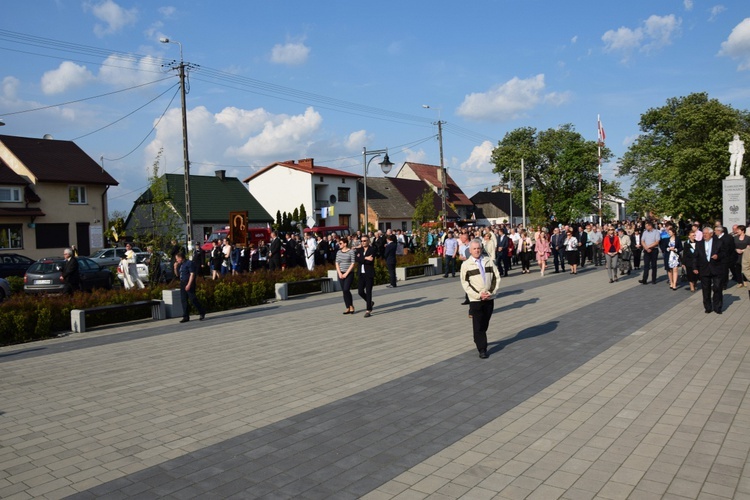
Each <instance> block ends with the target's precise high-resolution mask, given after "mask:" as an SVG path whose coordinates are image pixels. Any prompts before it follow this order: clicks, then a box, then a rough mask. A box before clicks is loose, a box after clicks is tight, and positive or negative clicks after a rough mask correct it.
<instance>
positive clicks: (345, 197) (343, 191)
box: [339, 188, 349, 201]
mask: <svg viewBox="0 0 750 500" xmlns="http://www.w3.org/2000/svg"><path fill="white" fill-rule="evenodd" d="M339 201H349V188H339Z"/></svg>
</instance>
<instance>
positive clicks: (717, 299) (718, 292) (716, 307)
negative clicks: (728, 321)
mask: <svg viewBox="0 0 750 500" xmlns="http://www.w3.org/2000/svg"><path fill="white" fill-rule="evenodd" d="M701 288H702V289H703V290H702V291H703V309H705V310H706V311H707V312H710V311H714V312H719V311H721V310H722V308H723V306H724V296H723V292H722V290H723V287H722V285H721V275H718V274H717V275H709V276H701Z"/></svg>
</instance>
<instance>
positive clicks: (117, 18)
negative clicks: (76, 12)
mask: <svg viewBox="0 0 750 500" xmlns="http://www.w3.org/2000/svg"><path fill="white" fill-rule="evenodd" d="M83 10H84V12H87V11H91V13H92V14H94V17H96V18H97V19H99V20H100V21H102V22H103V23H104V24H98V23H97V24H96V25H94V34H95V35H96V36H98V37H103V36H106V35H112V34H114V33H117V32H119V31H120V30H122V28H124V27H125V26H128V25H132V24H135V21H136V20H137V19H138V9H135V8H133V9H123V8H122V7H120V6H119V5H118V4H116V3H115V2H113V1H112V0H104V1H102V2H97V3H94V2H85V3H84V4H83Z"/></svg>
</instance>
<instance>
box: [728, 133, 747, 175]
mask: <svg viewBox="0 0 750 500" xmlns="http://www.w3.org/2000/svg"><path fill="white" fill-rule="evenodd" d="M729 154H730V156H729V177H741V175H740V169H741V168H742V157H743V156H744V155H745V141H741V140H740V135H739V134H734V140H733V141H732V142H730V143H729Z"/></svg>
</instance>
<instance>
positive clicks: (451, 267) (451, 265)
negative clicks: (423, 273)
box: [443, 255, 456, 278]
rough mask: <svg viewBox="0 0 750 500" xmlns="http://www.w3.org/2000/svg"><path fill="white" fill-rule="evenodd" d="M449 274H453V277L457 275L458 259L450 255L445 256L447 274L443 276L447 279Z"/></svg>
mask: <svg viewBox="0 0 750 500" xmlns="http://www.w3.org/2000/svg"><path fill="white" fill-rule="evenodd" d="M448 273H451V274H452V275H453V276H455V275H456V258H455V257H452V256H450V255H446V256H445V274H444V275H443V276H445V277H446V278H447V277H448Z"/></svg>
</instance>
